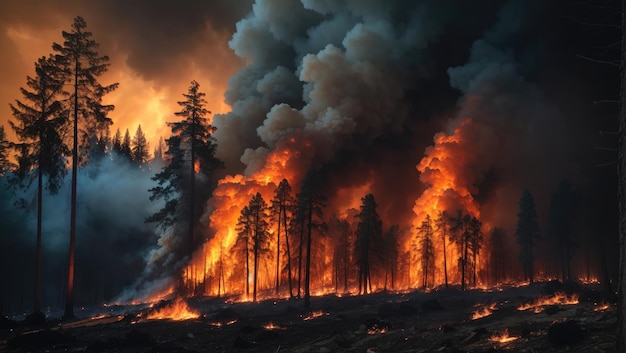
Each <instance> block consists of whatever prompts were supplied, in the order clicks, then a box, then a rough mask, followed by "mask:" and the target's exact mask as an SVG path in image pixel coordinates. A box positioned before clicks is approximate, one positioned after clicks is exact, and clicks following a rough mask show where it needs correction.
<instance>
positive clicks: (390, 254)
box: [383, 224, 400, 290]
mask: <svg viewBox="0 0 626 353" xmlns="http://www.w3.org/2000/svg"><path fill="white" fill-rule="evenodd" d="M398 239H400V226H399V225H397V224H394V225H393V226H391V227H390V228H389V230H387V232H385V234H384V235H383V245H384V247H383V254H384V256H385V259H386V263H385V265H386V266H385V290H387V282H388V281H387V277H391V278H390V282H391V283H390V284H391V289H395V287H396V284H395V280H396V272H397V270H396V269H397V267H398V257H399V255H400V254H399V251H398Z"/></svg>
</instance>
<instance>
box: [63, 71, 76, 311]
mask: <svg viewBox="0 0 626 353" xmlns="http://www.w3.org/2000/svg"><path fill="white" fill-rule="evenodd" d="M79 67H80V62H78V61H76V62H75V67H74V139H73V143H74V145H73V146H72V196H71V201H70V203H71V207H70V209H71V211H70V249H69V254H68V264H67V293H66V294H65V314H64V315H63V316H64V318H66V319H71V318H73V317H74V258H75V256H74V255H75V252H76V178H77V174H78V173H77V172H78V70H79Z"/></svg>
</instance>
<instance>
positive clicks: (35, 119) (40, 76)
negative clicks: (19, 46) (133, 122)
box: [2, 57, 69, 315]
mask: <svg viewBox="0 0 626 353" xmlns="http://www.w3.org/2000/svg"><path fill="white" fill-rule="evenodd" d="M35 73H36V75H35V77H30V76H28V77H27V78H26V85H27V86H28V88H20V91H21V93H22V95H23V96H24V101H20V100H16V101H15V104H10V107H11V111H12V112H13V116H14V118H15V119H16V121H15V122H14V121H10V124H11V127H12V128H13V130H14V131H15V133H16V135H17V137H18V139H19V141H20V143H21V144H22V145H23V146H24V147H26V146H28V147H27V148H24V149H23V151H28V154H26V155H24V156H22V157H23V158H28V160H29V161H28V165H29V167H31V168H36V170H37V241H36V257H35V258H36V266H35V296H34V306H33V314H36V315H43V314H42V312H41V244H42V222H43V218H42V204H43V178H44V176H46V177H47V183H46V188H47V189H48V190H50V193H52V194H55V193H56V192H57V191H58V189H59V187H60V185H61V183H62V181H63V177H64V176H65V173H66V167H65V157H66V156H67V155H68V154H69V150H68V148H67V146H66V145H65V143H64V142H63V129H64V127H65V125H66V123H67V110H65V109H64V107H63V105H62V104H61V102H60V101H59V99H60V98H61V93H62V88H63V76H62V72H60V71H59V70H58V68H57V67H56V66H55V65H54V62H53V60H52V59H50V58H45V57H42V58H40V59H39V60H38V61H37V63H36V64H35ZM2 135H4V130H2ZM23 176H24V177H26V176H27V175H23ZM27 184H30V182H29V183H27Z"/></svg>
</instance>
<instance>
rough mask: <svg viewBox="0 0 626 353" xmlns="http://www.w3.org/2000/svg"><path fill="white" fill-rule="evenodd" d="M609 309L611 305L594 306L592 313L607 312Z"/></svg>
mask: <svg viewBox="0 0 626 353" xmlns="http://www.w3.org/2000/svg"><path fill="white" fill-rule="evenodd" d="M610 308H611V304H608V303H602V304H596V307H595V308H594V309H593V311H606V310H609V309H610Z"/></svg>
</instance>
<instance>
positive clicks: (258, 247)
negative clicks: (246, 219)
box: [248, 192, 270, 303]
mask: <svg viewBox="0 0 626 353" xmlns="http://www.w3.org/2000/svg"><path fill="white" fill-rule="evenodd" d="M248 209H249V211H250V218H251V221H252V224H251V226H252V229H251V236H252V239H251V240H252V254H253V259H254V274H253V280H252V283H253V290H252V301H253V302H255V303H256V296H257V283H258V281H257V278H258V272H259V260H260V258H261V255H262V254H263V253H266V252H267V251H268V243H269V236H270V233H269V228H270V223H269V219H270V214H269V208H268V206H267V203H266V202H265V200H263V197H262V196H261V194H260V193H258V192H257V193H256V195H254V196H253V197H252V199H251V200H250V203H249V204H248Z"/></svg>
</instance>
